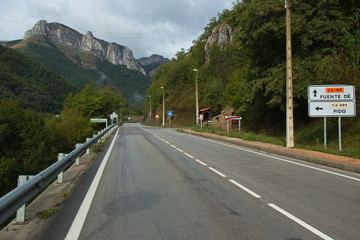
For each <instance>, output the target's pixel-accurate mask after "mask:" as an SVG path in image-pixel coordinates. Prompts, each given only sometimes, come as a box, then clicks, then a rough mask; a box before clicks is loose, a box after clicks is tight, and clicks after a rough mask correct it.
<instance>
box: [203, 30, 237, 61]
mask: <svg viewBox="0 0 360 240" xmlns="http://www.w3.org/2000/svg"><path fill="white" fill-rule="evenodd" d="M231 41H232V29H231V27H230V26H229V25H228V24H226V23H221V24H219V25H218V26H216V27H215V28H214V29H213V30H212V33H211V35H210V37H209V38H208V39H207V42H206V44H205V49H204V50H205V54H206V62H208V61H209V60H210V56H209V53H210V49H211V47H212V46H213V45H214V44H216V45H217V46H218V47H219V48H220V50H224V49H225V48H226V46H227V44H229V43H230V42H231Z"/></svg>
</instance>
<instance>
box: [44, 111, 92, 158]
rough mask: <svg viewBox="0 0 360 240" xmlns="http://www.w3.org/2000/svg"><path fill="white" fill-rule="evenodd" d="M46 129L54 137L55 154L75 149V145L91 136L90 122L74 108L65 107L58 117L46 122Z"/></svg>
mask: <svg viewBox="0 0 360 240" xmlns="http://www.w3.org/2000/svg"><path fill="white" fill-rule="evenodd" d="M46 127H47V129H48V130H49V132H50V133H51V135H52V136H54V146H55V148H56V150H57V152H61V153H68V152H70V151H71V150H73V149H74V148H75V144H76V143H82V142H85V140H86V138H87V137H90V136H92V133H93V129H92V128H91V126H90V121H89V119H88V118H85V117H84V116H83V115H82V114H81V112H80V111H79V110H77V109H76V108H70V107H65V108H64V110H63V111H62V112H61V114H60V115H59V116H58V117H55V118H52V119H50V120H49V121H47V122H46Z"/></svg>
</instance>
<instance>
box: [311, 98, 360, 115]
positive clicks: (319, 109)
mask: <svg viewBox="0 0 360 240" xmlns="http://www.w3.org/2000/svg"><path fill="white" fill-rule="evenodd" d="M308 111H309V116H310V117H354V116H355V115H356V108H355V102H353V101H341V102H340V101H337V102H321V101H319V102H317V101H315V102H309V108H308Z"/></svg>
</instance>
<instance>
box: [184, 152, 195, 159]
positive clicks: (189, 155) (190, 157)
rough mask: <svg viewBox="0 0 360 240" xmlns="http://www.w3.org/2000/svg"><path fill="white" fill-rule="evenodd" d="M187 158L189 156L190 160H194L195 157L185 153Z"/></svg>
mask: <svg viewBox="0 0 360 240" xmlns="http://www.w3.org/2000/svg"><path fill="white" fill-rule="evenodd" d="M184 154H185V155H186V156H188V157H189V158H194V157H193V156H191V155H190V154H188V153H184Z"/></svg>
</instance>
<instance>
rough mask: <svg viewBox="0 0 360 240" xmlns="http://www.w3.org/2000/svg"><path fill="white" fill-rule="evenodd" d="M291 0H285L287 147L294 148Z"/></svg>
mask: <svg viewBox="0 0 360 240" xmlns="http://www.w3.org/2000/svg"><path fill="white" fill-rule="evenodd" d="M290 4H291V3H290V0H285V7H286V147H288V148H292V147H294V103H293V80H292V51H291V16H290V10H291V5H290Z"/></svg>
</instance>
